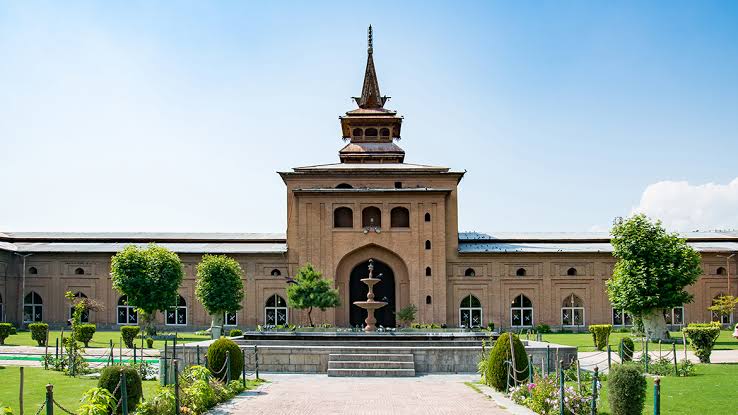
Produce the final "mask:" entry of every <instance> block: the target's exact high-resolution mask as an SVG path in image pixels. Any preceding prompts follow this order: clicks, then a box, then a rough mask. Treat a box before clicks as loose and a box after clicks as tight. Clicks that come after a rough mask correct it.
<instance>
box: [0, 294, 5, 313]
mask: <svg viewBox="0 0 738 415" xmlns="http://www.w3.org/2000/svg"><path fill="white" fill-rule="evenodd" d="M3 305H4V304H3V295H2V294H0V319H3V317H5V313H4V311H5V310H3Z"/></svg>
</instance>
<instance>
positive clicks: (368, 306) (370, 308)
mask: <svg viewBox="0 0 738 415" xmlns="http://www.w3.org/2000/svg"><path fill="white" fill-rule="evenodd" d="M373 270H374V260H373V259H370V260H369V276H368V277H367V278H362V279H361V282H363V283H364V284H366V285H367V286H368V287H369V292H368V293H367V295H366V301H354V304H355V305H357V306H359V307H361V308H363V309H365V310H366V313H367V315H366V320H364V323H366V326H364V331H365V332H372V331H377V325H376V324H377V319H376V318H375V317H374V311H375V310H377V309H378V308H382V307H384V306H386V305H387V302H386V301H375V300H374V286H375V285H376V284H378V283H380V282H382V280H381V279H379V278H374V277H373V276H372V271H373ZM380 276H381V275H380Z"/></svg>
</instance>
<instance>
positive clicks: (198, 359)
mask: <svg viewBox="0 0 738 415" xmlns="http://www.w3.org/2000/svg"><path fill="white" fill-rule="evenodd" d="M195 350H197V365H198V366H200V345H199V344H198V345H195Z"/></svg>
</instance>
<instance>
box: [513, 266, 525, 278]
mask: <svg viewBox="0 0 738 415" xmlns="http://www.w3.org/2000/svg"><path fill="white" fill-rule="evenodd" d="M526 274H527V272H526V271H525V268H518V270H517V271H515V275H517V276H518V277H525V275H526Z"/></svg>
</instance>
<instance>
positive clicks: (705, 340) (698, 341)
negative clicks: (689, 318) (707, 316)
mask: <svg viewBox="0 0 738 415" xmlns="http://www.w3.org/2000/svg"><path fill="white" fill-rule="evenodd" d="M682 331H684V333H685V334H686V335H687V337H688V338H689V342H690V343H692V350H694V354H695V355H697V357H698V358H699V359H700V362H701V363H710V355H711V354H712V347H713V346H715V342H716V341H717V338H718V337H719V336H720V323H708V324H699V323H691V324H690V325H688V326H687V327H685V328H684V329H682Z"/></svg>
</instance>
